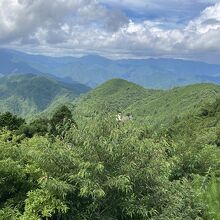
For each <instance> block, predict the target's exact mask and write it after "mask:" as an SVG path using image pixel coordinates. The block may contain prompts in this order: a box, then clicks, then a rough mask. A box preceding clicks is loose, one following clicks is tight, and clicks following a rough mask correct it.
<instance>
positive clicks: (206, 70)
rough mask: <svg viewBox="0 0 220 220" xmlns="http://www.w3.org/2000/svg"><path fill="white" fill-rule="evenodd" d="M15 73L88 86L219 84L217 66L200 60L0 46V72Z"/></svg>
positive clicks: (219, 77) (219, 73) (2, 73)
mask: <svg viewBox="0 0 220 220" xmlns="http://www.w3.org/2000/svg"><path fill="white" fill-rule="evenodd" d="M15 73H16V74H19V73H21V74H24V73H35V74H41V73H46V74H51V75H54V76H56V77H59V78H63V80H65V81H69V80H70V79H71V80H73V81H77V82H79V83H81V84H85V85H87V86H90V87H95V86H97V85H99V84H102V83H103V82H105V81H107V80H109V79H113V78H121V79H125V80H128V81H131V82H134V83H137V84H139V85H142V86H144V87H145V88H159V89H161V88H163V89H168V88H172V87H176V86H182V85H188V84H194V83H203V82H211V83H220V65H214V64H207V63H203V62H196V61H187V60H177V59H146V60H132V59H130V60H110V59H107V58H104V57H101V56H96V55H91V56H85V57H81V58H75V57H49V56H41V55H30V54H26V53H22V52H18V51H14V50H9V49H0V74H1V75H8V74H15Z"/></svg>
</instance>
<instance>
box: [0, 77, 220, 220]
mask: <svg viewBox="0 0 220 220" xmlns="http://www.w3.org/2000/svg"><path fill="white" fill-rule="evenodd" d="M219 94H220V86H216V85H212V84H198V85H193V86H187V87H183V88H175V89H173V90H170V91H158V90H146V89H144V88H142V87H140V86H138V85H136V84H133V83H129V82H127V81H124V80H118V79H114V80H111V81H108V82H107V83H105V84H103V85H101V86H99V87H98V88H97V89H95V90H92V91H91V92H89V93H88V94H87V95H85V97H82V98H81V99H80V100H79V101H78V102H76V103H75V104H74V105H75V107H74V108H73V109H72V111H70V109H68V108H67V107H66V106H61V107H60V108H57V109H56V110H54V111H53V112H54V113H53V114H52V116H51V117H45V118H37V119H33V120H32V121H30V122H28V123H27V122H25V120H23V119H21V118H19V117H17V116H14V115H12V114H10V113H2V114H1V115H0V122H1V123H2V126H1V127H0V130H1V133H0V219H3V220H4V219H6V220H7V219H9V220H11V219H12V220H14V219H15V220H16V219H18V220H20V219H21V220H40V219H57V220H59V219H62V220H63V219H64V220H72V219H76V220H81V219H88V220H146V219H150V220H167V219H171V220H195V219H196V220H213V219H214V220H219V219H220V214H219V213H220V191H219V188H220V182H219V179H220V159H219V158H220V148H219V147H220V99H219V97H220V96H219ZM119 112H122V115H127V114H130V115H132V116H133V120H127V121H124V122H120V121H117V120H116V115H117V114H118V113H119Z"/></svg>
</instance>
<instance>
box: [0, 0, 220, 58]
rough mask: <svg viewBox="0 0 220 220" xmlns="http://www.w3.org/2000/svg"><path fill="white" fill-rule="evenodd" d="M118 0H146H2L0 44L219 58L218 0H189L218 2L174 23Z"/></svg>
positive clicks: (173, 0) (172, 1) (171, 0)
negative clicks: (133, 13) (135, 12)
mask: <svg viewBox="0 0 220 220" xmlns="http://www.w3.org/2000/svg"><path fill="white" fill-rule="evenodd" d="M106 2H107V3H108V4H110V3H111V4H112V5H113V4H114V7H109V6H108V5H106ZM118 2H120V4H123V5H126V7H129V8H136V9H138V8H143V7H144V5H145V4H146V1H143V0H137V1H133V0H123V1H116V0H106V1H105V4H103V2H101V1H100V0H99V1H98V0H47V1H45V0H1V1H0V16H1V18H2V19H1V20H0V30H1V32H0V44H1V45H3V46H10V47H13V48H20V49H25V50H27V51H31V52H33V51H35V52H40V53H50V54H55V55H58V54H59V55H63V54H72V55H79V54H80V55H81V54H88V53H98V54H101V55H106V56H109V57H113V58H123V57H173V58H189V59H199V60H205V61H212V62H215V61H218V59H219V58H220V37H219V36H220V3H216V1H215V0H213V1H212V0H207V1H205V0H196V1H193V2H194V3H195V2H197V4H204V5H209V4H211V2H212V3H216V4H214V5H211V6H208V7H206V8H205V9H204V10H203V11H202V12H201V13H200V14H198V16H196V17H195V18H192V19H191V20H190V21H188V22H187V23H186V24H185V25H180V26H178V25H175V26H174V27H170V26H169V25H167V23H166V21H164V19H156V20H154V19H153V20H152V19H146V18H145V17H144V18H143V19H142V20H138V21H137V20H135V19H132V17H129V16H128V15H126V13H125V12H124V11H123V9H122V7H121V6H120V7H119V6H118V4H119V3H118ZM147 2H148V7H149V8H157V10H165V9H166V8H170V7H171V5H172V7H173V6H174V5H179V6H178V7H182V9H181V10H183V11H184V10H185V9H187V8H190V9H191V10H192V9H193V8H194V7H193V3H192V1H189V0H184V1H177V0H168V1H167V2H166V4H164V3H163V4H162V0H157V1H152V0H149V1H147ZM181 4H182V6H181ZM183 5H184V6H183ZM123 7H124V6H123ZM178 7H177V9H178ZM158 8H160V9H158ZM184 8H185V9H184Z"/></svg>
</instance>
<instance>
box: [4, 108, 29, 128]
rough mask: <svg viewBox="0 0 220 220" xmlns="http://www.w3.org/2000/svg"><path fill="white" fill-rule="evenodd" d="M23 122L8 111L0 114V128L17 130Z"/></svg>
mask: <svg viewBox="0 0 220 220" xmlns="http://www.w3.org/2000/svg"><path fill="white" fill-rule="evenodd" d="M23 124H25V120H24V119H23V118H20V117H18V116H16V115H13V114H12V113H10V112H5V113H2V114H0V129H2V128H4V127H6V128H7V129H8V130H10V131H12V130H17V129H18V128H19V127H20V126H21V125H23Z"/></svg>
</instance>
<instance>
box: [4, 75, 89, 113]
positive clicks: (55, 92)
mask: <svg viewBox="0 0 220 220" xmlns="http://www.w3.org/2000/svg"><path fill="white" fill-rule="evenodd" d="M88 90H89V88H88V87H86V86H83V85H81V84H78V83H70V84H68V83H65V82H62V81H58V80H55V79H53V78H50V77H48V76H42V75H34V74H25V75H13V76H6V77H3V78H1V80H0V112H5V111H10V112H12V113H15V114H18V115H22V116H27V115H33V114H36V113H39V112H42V111H44V110H46V109H48V108H49V109H50V108H54V106H56V105H58V104H61V103H68V102H71V101H73V100H74V99H75V98H76V97H78V96H79V95H80V94H82V93H85V92H87V91H88Z"/></svg>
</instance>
